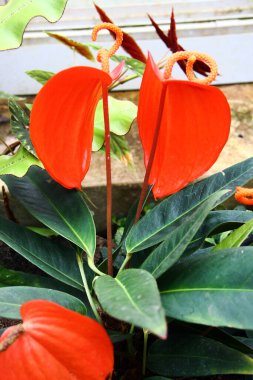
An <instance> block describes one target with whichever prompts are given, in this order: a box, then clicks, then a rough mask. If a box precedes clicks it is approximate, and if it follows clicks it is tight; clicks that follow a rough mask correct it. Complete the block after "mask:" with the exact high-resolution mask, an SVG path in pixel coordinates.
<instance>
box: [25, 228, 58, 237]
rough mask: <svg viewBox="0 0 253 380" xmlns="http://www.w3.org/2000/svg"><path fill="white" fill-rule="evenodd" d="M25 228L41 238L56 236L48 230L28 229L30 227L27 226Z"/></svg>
mask: <svg viewBox="0 0 253 380" xmlns="http://www.w3.org/2000/svg"><path fill="white" fill-rule="evenodd" d="M27 228H28V229H29V230H31V231H33V232H36V234H39V235H41V236H45V237H51V236H57V233H56V232H54V231H52V230H50V228H43V227H30V226H27Z"/></svg>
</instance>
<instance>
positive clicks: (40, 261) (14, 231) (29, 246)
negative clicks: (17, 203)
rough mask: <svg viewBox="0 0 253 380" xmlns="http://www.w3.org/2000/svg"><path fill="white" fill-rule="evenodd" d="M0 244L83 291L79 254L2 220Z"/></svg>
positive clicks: (0, 221)
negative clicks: (78, 262) (77, 259)
mask: <svg viewBox="0 0 253 380" xmlns="http://www.w3.org/2000/svg"><path fill="white" fill-rule="evenodd" d="M0 240H2V241H3V242H4V243H5V244H7V245H8V246H10V247H11V248H12V249H14V251H16V252H18V253H19V254H20V255H21V256H23V257H25V258H26V259H27V260H29V261H30V262H31V263H33V264H34V265H36V266H37V267H38V268H40V269H41V270H43V271H44V272H46V273H47V274H49V275H50V276H52V277H54V278H56V279H57V280H59V281H62V282H63V283H65V284H68V285H70V286H73V287H75V288H77V289H79V290H83V285H82V279H81V275H80V272H79V268H78V265H77V262H76V251H75V249H74V248H72V247H71V246H63V245H61V244H57V243H55V242H53V241H51V240H50V239H48V238H45V237H43V236H40V235H38V234H36V233H35V232H32V231H30V230H28V229H27V228H25V227H22V226H20V225H18V224H16V223H13V222H11V221H9V220H7V219H4V218H2V217H0Z"/></svg>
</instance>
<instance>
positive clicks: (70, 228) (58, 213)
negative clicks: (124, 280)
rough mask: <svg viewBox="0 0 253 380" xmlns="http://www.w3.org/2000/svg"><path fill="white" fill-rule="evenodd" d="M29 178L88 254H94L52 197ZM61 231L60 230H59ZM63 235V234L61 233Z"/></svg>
mask: <svg viewBox="0 0 253 380" xmlns="http://www.w3.org/2000/svg"><path fill="white" fill-rule="evenodd" d="M28 178H29V180H30V181H31V182H32V183H33V185H34V186H35V187H36V188H37V189H39V191H40V192H41V193H42V194H43V196H44V197H45V198H46V200H47V201H48V202H49V204H50V205H51V206H52V208H53V209H54V210H55V211H56V214H57V215H58V216H60V217H61V218H62V220H63V221H64V223H65V224H66V225H67V227H68V228H69V230H70V231H71V232H72V233H73V235H74V236H76V237H77V240H78V241H79V242H80V243H81V248H84V250H85V251H86V252H87V254H88V255H89V256H92V254H91V253H90V250H89V249H88V247H87V246H86V244H85V243H84V241H83V240H82V238H81V236H79V234H78V233H77V232H76V231H75V230H74V229H73V228H72V226H71V224H69V223H68V221H67V220H66V219H65V218H64V216H63V215H62V214H61V212H60V211H59V210H58V208H57V207H56V206H55V205H54V203H52V202H51V200H50V198H48V196H47V195H46V194H45V192H44V191H42V190H41V189H40V188H39V187H38V185H37V184H36V182H34V181H33V180H32V178H30V177H28ZM57 232H59V231H57ZM61 235H62V234H61ZM62 236H63V237H65V236H64V235H62Z"/></svg>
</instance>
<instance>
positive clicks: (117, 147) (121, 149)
mask: <svg viewBox="0 0 253 380" xmlns="http://www.w3.org/2000/svg"><path fill="white" fill-rule="evenodd" d="M110 142H111V144H110V145H111V156H112V157H113V158H115V159H117V160H119V161H121V162H123V163H124V164H125V165H126V166H129V167H133V166H134V163H133V157H132V154H131V151H130V147H129V144H128V142H127V140H126V138H125V136H117V135H115V134H114V133H111V140H110ZM101 150H103V151H105V148H104V147H103V148H102V149H101Z"/></svg>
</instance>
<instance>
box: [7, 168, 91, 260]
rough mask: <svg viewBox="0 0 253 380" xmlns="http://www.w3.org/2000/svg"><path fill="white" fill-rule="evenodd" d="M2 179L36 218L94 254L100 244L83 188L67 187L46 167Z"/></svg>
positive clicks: (88, 253) (89, 253) (88, 252)
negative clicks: (18, 176)
mask: <svg viewBox="0 0 253 380" xmlns="http://www.w3.org/2000/svg"><path fill="white" fill-rule="evenodd" d="M2 180H3V181H4V182H5V183H6V184H7V186H8V188H9V191H10V192H11V193H12V194H13V195H14V196H15V198H17V199H18V200H19V201H20V202H21V203H22V204H23V206H24V207H25V208H27V210H28V211H29V212H30V213H31V214H32V215H33V216H34V217H35V218H37V219H38V220H39V221H40V222H41V223H43V224H44V225H46V226H47V227H49V228H50V229H52V230H53V231H55V232H57V233H58V234H59V235H62V236H63V237H65V238H66V239H68V240H70V241H72V242H73V243H74V244H76V245H77V246H79V247H80V248H81V249H83V250H85V251H86V253H87V255H88V256H89V257H91V258H93V255H94V252H95V247H96V232H95V225H94V221H93V217H92V215H91V212H90V210H89V208H88V207H87V205H86V203H85V201H84V197H83V196H82V194H81V193H80V191H77V190H67V189H65V188H64V187H62V186H61V185H59V184H58V183H57V182H55V181H54V180H53V179H52V178H51V177H49V175H48V174H47V172H46V171H45V170H41V169H39V168H35V167H32V168H31V169H30V170H29V172H28V173H27V175H26V176H25V177H23V178H22V179H18V180H17V178H15V177H13V176H3V177H2Z"/></svg>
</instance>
